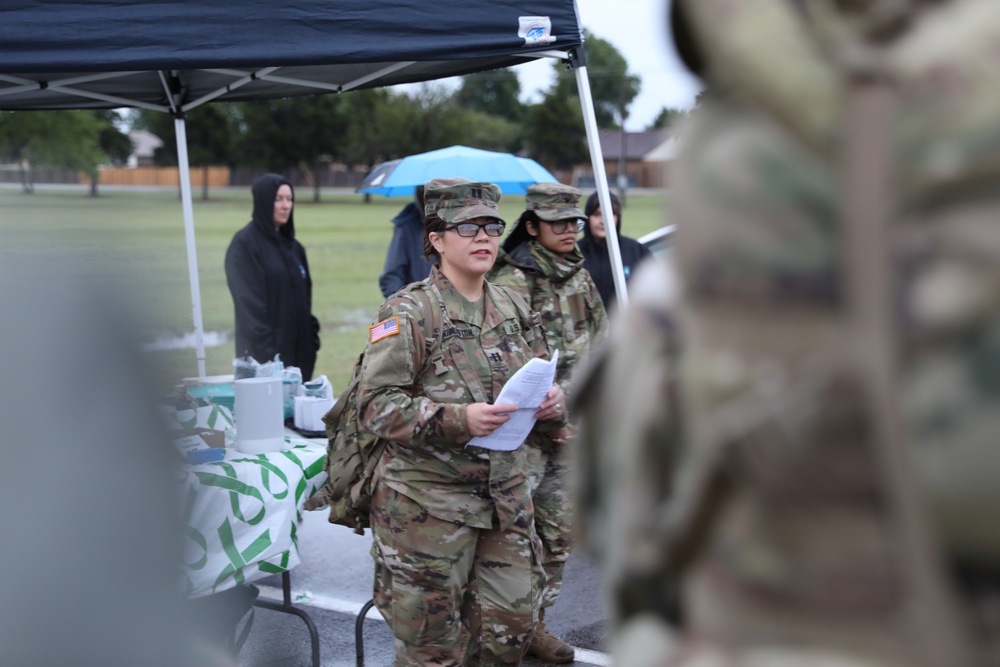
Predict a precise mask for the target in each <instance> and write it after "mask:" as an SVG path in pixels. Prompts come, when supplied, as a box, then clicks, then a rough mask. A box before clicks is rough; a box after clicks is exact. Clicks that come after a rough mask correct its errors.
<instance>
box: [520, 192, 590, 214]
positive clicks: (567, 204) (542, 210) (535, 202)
mask: <svg viewBox="0 0 1000 667" xmlns="http://www.w3.org/2000/svg"><path fill="white" fill-rule="evenodd" d="M579 201H580V191H579V190H577V189H576V188H573V187H570V186H568V185H563V184H562V183H535V184H534V185H531V186H528V193H527V194H526V195H525V196H524V207H525V210H527V211H534V212H535V215H537V216H538V217H539V218H541V219H542V220H548V221H549V222H552V221H555V220H577V219H579V220H586V219H587V216H585V215H584V214H583V211H581V210H580V209H579V207H578V204H577V202H579Z"/></svg>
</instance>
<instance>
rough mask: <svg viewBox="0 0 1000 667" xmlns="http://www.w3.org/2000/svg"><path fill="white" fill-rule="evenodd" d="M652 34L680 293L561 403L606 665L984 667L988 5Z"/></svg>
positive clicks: (697, 14) (992, 566) (996, 246)
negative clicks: (663, 83) (669, 102)
mask: <svg viewBox="0 0 1000 667" xmlns="http://www.w3.org/2000/svg"><path fill="white" fill-rule="evenodd" d="M672 13H673V17H672V18H673V19H674V21H673V22H674V30H675V34H676V41H677V44H678V48H679V50H680V51H681V53H682V55H684V56H685V59H686V60H687V61H688V63H689V64H690V65H691V66H692V67H693V68H694V69H695V70H696V71H697V72H698V73H699V74H701V76H702V77H703V79H704V81H705V82H706V85H707V91H706V95H705V101H704V102H703V104H702V106H701V107H700V108H699V109H698V110H697V111H696V112H695V113H694V114H693V118H692V120H691V123H690V124H689V126H687V127H686V128H685V129H684V132H683V141H682V146H683V149H682V155H681V157H680V159H679V160H678V162H677V165H676V166H675V168H674V172H673V174H672V181H673V184H674V187H673V199H672V202H671V203H672V208H671V220H672V221H673V222H676V223H677V224H678V243H677V249H676V252H675V253H674V257H676V258H677V260H678V262H679V267H678V268H679V273H680V277H681V283H682V288H681V291H680V293H679V295H678V296H677V298H676V299H674V298H673V297H672V295H671V293H670V290H665V289H663V284H664V282H665V281H667V280H668V279H667V277H666V276H665V275H664V274H663V270H664V269H663V268H662V267H657V268H651V269H650V270H649V271H650V273H646V274H645V275H643V274H642V273H640V275H639V276H638V278H637V280H638V281H639V284H638V285H637V295H636V296H635V297H634V299H633V302H632V304H633V307H632V308H630V310H629V312H628V313H626V314H623V315H624V316H623V318H622V319H621V320H620V321H619V322H617V323H616V326H617V328H616V326H615V325H613V326H612V335H611V339H610V340H609V343H610V345H609V346H608V348H607V349H608V351H609V353H608V356H606V357H605V358H604V359H603V360H602V361H601V362H600V363H599V364H595V365H592V366H591V368H590V376H589V378H588V384H587V385H586V387H585V388H584V390H583V391H582V392H581V393H580V394H579V396H578V398H577V400H578V402H579V403H582V406H581V405H578V406H577V409H578V410H579V411H580V413H581V414H584V415H587V416H588V417H589V418H590V421H589V422H588V423H587V424H585V426H584V430H583V434H582V436H583V437H582V442H581V448H580V449H581V451H582V452H583V455H584V459H583V461H582V464H583V465H582V468H583V479H582V485H581V489H582V490H583V492H584V493H583V496H582V503H583V506H582V510H583V514H584V516H583V517H582V520H583V523H584V529H585V535H584V538H585V541H586V543H587V544H588V545H589V546H590V547H591V548H592V549H595V550H597V551H598V553H600V554H601V555H602V556H603V558H604V560H605V565H606V573H607V577H608V584H609V590H610V593H611V596H612V603H613V605H614V620H615V624H616V632H615V637H616V639H615V642H616V644H615V647H614V648H615V653H616V664H618V665H627V666H628V667H643V666H644V665H684V666H688V665H692V666H693V665H713V666H715V665H720V666H729V665H740V666H744V667H751V666H758V665H759V666H764V665H767V666H772V665H809V666H813V665H823V666H831V667H832V666H841V665H843V666H846V665H852V666H861V665H864V666H892V667H896V666H910V665H914V666H916V665H928V666H929V665H941V666H957V665H962V666H963V667H964V666H970V667H972V666H980V665H983V666H985V665H995V664H1000V652H998V650H997V649H998V643H997V639H998V637H1000V614H998V609H1000V524H998V523H997V522H996V521H995V520H994V518H993V516H994V511H993V510H994V509H995V508H996V507H997V506H998V502H997V501H998V500H1000V498H998V496H1000V448H998V447H997V441H998V435H997V434H998V433H1000V139H998V137H1000V129H998V128H1000V94H998V91H1000V68H997V67H995V66H992V65H989V66H987V65H985V63H987V62H991V59H994V60H995V58H996V54H998V53H1000V12H998V11H997V6H996V2H995V0H952V1H951V2H936V3H929V2H918V1H915V0H914V1H908V0H869V1H864V0H861V1H847V0H843V1H839V2H838V1H836V0H828V1H826V2H821V1H816V2H805V1H796V0H771V1H767V2H756V3H739V2H731V1H730V0H674V5H673V7H672ZM678 584H679V586H680V588H681V590H682V592H681V595H680V600H681V609H680V613H679V612H678V609H677V607H676V601H677V598H676V595H675V590H676V587H677V586H678ZM679 617H682V618H683V620H682V622H681V624H680V625H681V634H680V637H679V638H678V639H676V640H675V639H673V634H672V628H671V627H670V624H671V623H672V622H676V621H677V619H678V618H679Z"/></svg>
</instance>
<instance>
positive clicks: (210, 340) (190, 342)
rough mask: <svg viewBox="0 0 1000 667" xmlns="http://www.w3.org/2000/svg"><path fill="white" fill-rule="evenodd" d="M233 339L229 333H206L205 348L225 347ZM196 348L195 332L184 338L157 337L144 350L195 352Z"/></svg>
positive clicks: (187, 334) (144, 346)
mask: <svg viewBox="0 0 1000 667" xmlns="http://www.w3.org/2000/svg"><path fill="white" fill-rule="evenodd" d="M232 339H233V336H232V334H231V333H229V332H228V331H206V332H205V334H204V341H205V347H206V348H208V347H219V346H220V345H225V344H226V343H228V342H230V341H231V340H232ZM194 348H195V336H194V332H193V331H191V332H188V333H186V334H184V335H182V336H171V335H162V336H157V337H156V339H155V340H153V342H151V343H146V344H145V345H143V346H142V349H143V350H145V351H146V352H161V351H163V350H193V349H194Z"/></svg>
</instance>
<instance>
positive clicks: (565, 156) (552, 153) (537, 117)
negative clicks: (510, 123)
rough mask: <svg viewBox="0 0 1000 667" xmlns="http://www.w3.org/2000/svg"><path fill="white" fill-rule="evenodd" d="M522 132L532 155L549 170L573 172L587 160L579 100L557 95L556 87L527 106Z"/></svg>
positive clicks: (557, 89)
mask: <svg viewBox="0 0 1000 667" xmlns="http://www.w3.org/2000/svg"><path fill="white" fill-rule="evenodd" d="M525 132H526V135H527V140H528V146H529V149H530V152H531V154H532V156H533V157H534V158H535V159H536V160H538V162H540V163H541V164H543V165H545V166H547V167H549V168H555V169H572V168H573V166H574V165H576V164H579V163H580V162H583V161H585V160H586V159H587V155H588V151H587V140H586V138H587V133H586V129H585V128H584V125H583V116H582V115H581V113H580V100H579V98H577V97H576V96H575V95H572V96H571V95H565V94H563V93H562V92H560V90H559V86H558V85H555V86H552V87H551V88H550V89H549V91H548V92H547V93H546V95H545V97H544V98H543V99H542V101H541V102H540V103H539V104H535V105H532V106H531V107H529V109H528V118H527V122H526V124H525Z"/></svg>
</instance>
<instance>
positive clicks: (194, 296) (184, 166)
mask: <svg viewBox="0 0 1000 667" xmlns="http://www.w3.org/2000/svg"><path fill="white" fill-rule="evenodd" d="M174 129H175V130H176V133H177V165H178V168H179V175H180V179H181V205H182V206H183V209H184V236H185V238H186V240H187V260H188V278H189V280H190V282H191V310H192V314H193V316H194V345H195V355H196V357H197V359H198V377H205V327H204V325H203V324H202V321H201V286H200V283H199V282H198V250H197V248H196V247H195V244H194V209H193V208H192V206H191V173H190V170H189V169H188V152H187V127H186V125H185V123H184V118H182V117H177V118H174Z"/></svg>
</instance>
